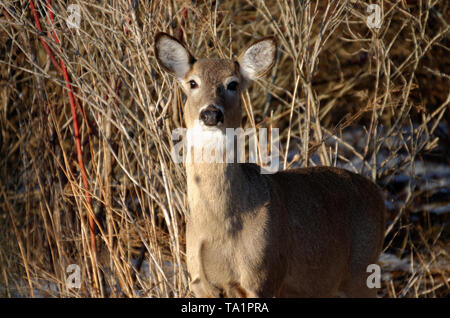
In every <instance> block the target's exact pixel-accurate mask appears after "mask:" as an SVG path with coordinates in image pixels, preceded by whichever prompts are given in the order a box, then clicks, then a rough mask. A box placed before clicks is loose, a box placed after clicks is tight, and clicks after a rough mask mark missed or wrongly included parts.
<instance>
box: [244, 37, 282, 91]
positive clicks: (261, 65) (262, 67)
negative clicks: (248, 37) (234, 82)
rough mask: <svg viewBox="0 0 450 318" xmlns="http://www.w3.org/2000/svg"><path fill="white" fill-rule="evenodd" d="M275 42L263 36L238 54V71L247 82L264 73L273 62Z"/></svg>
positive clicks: (275, 48) (271, 38)
mask: <svg viewBox="0 0 450 318" xmlns="http://www.w3.org/2000/svg"><path fill="white" fill-rule="evenodd" d="M276 52H277V42H276V40H275V38H274V37H272V36H271V37H265V38H262V39H260V40H258V41H257V42H255V43H253V44H251V45H250V46H248V47H247V48H246V49H245V50H244V51H243V52H242V53H241V55H240V56H239V58H238V63H239V66H240V72H241V74H242V76H243V77H244V79H245V81H246V82H247V83H250V82H251V81H252V80H254V79H257V78H259V77H261V76H263V75H264V74H266V73H267V72H268V71H269V70H270V69H271V68H272V66H273V64H274V63H275V56H276Z"/></svg>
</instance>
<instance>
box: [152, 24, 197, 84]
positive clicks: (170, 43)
mask: <svg viewBox="0 0 450 318" xmlns="http://www.w3.org/2000/svg"><path fill="white" fill-rule="evenodd" d="M155 55H156V60H157V61H158V63H159V65H161V67H162V68H164V69H165V70H166V71H167V72H169V73H171V74H173V75H175V77H177V78H178V79H179V80H181V79H183V78H184V76H185V75H186V73H187V72H188V71H189V70H190V69H191V67H192V65H193V64H194V63H195V58H194V57H193V56H192V54H191V53H190V52H189V50H188V49H187V48H186V46H185V45H184V44H183V43H181V42H180V41H178V40H177V39H175V38H174V37H172V36H170V35H169V34H167V33H162V32H161V33H158V34H157V35H156V36H155Z"/></svg>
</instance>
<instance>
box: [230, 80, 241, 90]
mask: <svg viewBox="0 0 450 318" xmlns="http://www.w3.org/2000/svg"><path fill="white" fill-rule="evenodd" d="M238 85H239V83H238V82H236V81H232V82H231V83H229V84H228V85H227V89H228V90H230V91H235V90H237V88H238Z"/></svg>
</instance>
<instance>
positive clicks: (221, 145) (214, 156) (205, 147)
mask: <svg viewBox="0 0 450 318" xmlns="http://www.w3.org/2000/svg"><path fill="white" fill-rule="evenodd" d="M225 145H226V135H225V134H224V132H223V131H222V130H221V129H219V128H217V127H208V126H206V125H204V124H203V123H202V122H201V121H200V120H196V121H195V123H194V126H193V127H192V128H189V129H188V130H187V151H188V152H187V157H186V158H187V162H195V163H221V162H224V154H225Z"/></svg>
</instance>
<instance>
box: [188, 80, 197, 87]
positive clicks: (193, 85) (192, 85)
mask: <svg viewBox="0 0 450 318" xmlns="http://www.w3.org/2000/svg"><path fill="white" fill-rule="evenodd" d="M189 86H190V87H191V89H194V88H197V87H198V84H197V82H196V81H194V80H190V81H189Z"/></svg>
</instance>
